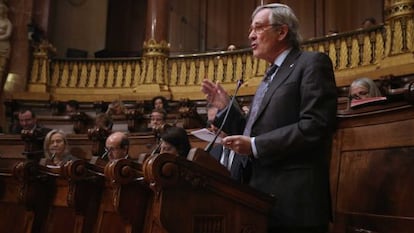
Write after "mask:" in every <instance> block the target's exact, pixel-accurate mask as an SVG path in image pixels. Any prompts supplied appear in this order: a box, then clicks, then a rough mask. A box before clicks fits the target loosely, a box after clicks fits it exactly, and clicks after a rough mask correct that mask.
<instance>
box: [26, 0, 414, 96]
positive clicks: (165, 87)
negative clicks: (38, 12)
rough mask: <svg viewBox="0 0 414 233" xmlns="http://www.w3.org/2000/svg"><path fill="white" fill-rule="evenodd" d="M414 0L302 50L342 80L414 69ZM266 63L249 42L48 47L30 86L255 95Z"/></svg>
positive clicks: (56, 90) (68, 91)
mask: <svg viewBox="0 0 414 233" xmlns="http://www.w3.org/2000/svg"><path fill="white" fill-rule="evenodd" d="M413 2H414V1H413V0H407V1H395V0H394V1H386V2H385V4H384V5H385V17H386V20H385V24H384V25H379V26H376V27H372V28H370V29H365V30H356V31H351V32H345V33H341V34H337V35H334V36H327V37H323V38H315V39H310V40H308V41H306V42H305V43H304V44H303V49H304V50H308V51H320V52H324V53H327V54H328V55H329V56H330V58H331V60H332V63H333V65H334V68H335V75H336V79H337V80H336V81H337V85H338V86H347V85H349V84H350V83H351V82H352V80H354V79H355V78H358V77H362V76H366V77H370V78H373V79H379V78H381V77H383V76H389V75H393V76H400V75H407V74H412V73H414V69H413V68H412V67H413V63H414V57H413V55H412V54H413V52H414V20H413V18H414V17H413V15H414V10H413V5H414V4H413ZM266 67H267V64H266V62H265V61H263V60H259V59H256V58H253V56H252V54H251V51H250V49H242V50H237V51H232V52H229V51H220V52H212V53H203V54H189V55H180V56H169V57H168V56H161V55H160V56H144V57H142V58H131V59H126V58H124V59H119V58H117V59H82V60H79V59H50V57H49V56H48V46H43V47H41V48H39V50H38V51H36V52H35V53H34V61H33V66H32V72H31V78H30V82H29V85H28V90H29V92H32V93H33V92H36V93H39V92H41V93H46V94H47V95H50V99H52V100H67V99H70V98H75V97H76V99H79V100H81V101H82V100H87V101H93V100H104V101H111V100H113V99H115V98H119V99H126V100H143V99H150V98H151V97H153V96H154V95H158V94H159V93H160V92H161V94H162V95H164V96H168V97H171V99H174V100H178V99H181V98H190V99H203V98H204V96H203V95H202V93H201V92H200V82H201V81H202V80H203V79H204V78H208V79H210V80H214V81H219V82H221V83H222V84H223V85H224V87H225V88H227V89H229V90H230V91H231V89H233V88H234V86H235V85H234V83H235V81H236V80H238V79H240V78H242V79H243V80H244V81H245V83H244V86H243V88H241V90H240V94H241V95H251V94H253V93H254V90H255V88H256V86H257V84H258V82H259V81H260V79H261V77H262V76H263V73H264V71H265V70H266Z"/></svg>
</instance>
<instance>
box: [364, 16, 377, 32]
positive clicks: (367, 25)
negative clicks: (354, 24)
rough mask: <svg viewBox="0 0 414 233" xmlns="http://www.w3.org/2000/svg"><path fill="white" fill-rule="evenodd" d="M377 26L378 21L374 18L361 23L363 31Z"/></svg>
mask: <svg viewBox="0 0 414 233" xmlns="http://www.w3.org/2000/svg"><path fill="white" fill-rule="evenodd" d="M375 25H377V20H376V19H375V18H374V17H368V18H366V19H364V21H362V23H361V27H362V28H363V29H366V28H370V27H372V26H375Z"/></svg>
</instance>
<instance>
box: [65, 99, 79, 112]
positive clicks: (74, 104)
mask: <svg viewBox="0 0 414 233" xmlns="http://www.w3.org/2000/svg"><path fill="white" fill-rule="evenodd" d="M78 112H79V103H78V101H76V100H69V101H68V102H67V103H66V114H67V115H69V116H72V115H75V114H77V113H78Z"/></svg>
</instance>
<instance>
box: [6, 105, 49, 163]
mask: <svg viewBox="0 0 414 233" xmlns="http://www.w3.org/2000/svg"><path fill="white" fill-rule="evenodd" d="M18 118H19V125H18V126H17V127H16V128H14V129H13V131H12V133H20V134H21V135H22V139H23V141H24V143H25V148H24V152H23V153H24V154H26V155H28V156H29V157H30V158H34V159H38V158H39V156H40V157H43V142H44V139H45V136H46V134H47V133H48V132H49V131H50V130H51V129H49V128H45V127H42V126H40V125H39V124H37V119H36V115H35V113H34V112H33V111H32V110H30V109H22V110H20V111H19V113H18ZM33 156H34V157H33Z"/></svg>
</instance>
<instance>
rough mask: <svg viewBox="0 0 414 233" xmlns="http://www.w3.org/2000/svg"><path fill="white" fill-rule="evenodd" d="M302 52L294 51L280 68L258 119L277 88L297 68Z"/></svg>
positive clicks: (261, 105) (258, 114) (269, 88)
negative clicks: (297, 61)
mask: <svg viewBox="0 0 414 233" xmlns="http://www.w3.org/2000/svg"><path fill="white" fill-rule="evenodd" d="M300 54H301V52H300V50H297V49H294V50H292V51H291V52H290V53H289V54H288V56H287V57H286V59H285V61H284V62H283V63H282V65H281V66H280V67H279V69H278V71H277V73H276V76H275V77H273V80H272V82H271V83H270V84H269V87H268V89H267V91H266V94H265V96H264V97H263V101H262V103H261V104H260V107H259V110H258V113H257V116H256V119H255V121H256V120H257V119H259V117H260V115H261V114H262V112H263V111H264V109H265V108H266V106H267V105H268V103H269V101H270V99H271V97H272V95H273V94H274V93H275V91H276V90H277V88H278V87H279V86H280V85H281V84H282V83H284V81H285V80H286V79H287V78H288V77H289V74H290V73H291V72H292V71H293V69H294V68H295V65H296V64H295V62H296V60H297V59H298V57H299V56H300ZM253 124H254V123H253Z"/></svg>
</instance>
